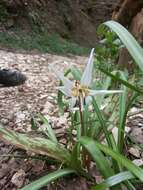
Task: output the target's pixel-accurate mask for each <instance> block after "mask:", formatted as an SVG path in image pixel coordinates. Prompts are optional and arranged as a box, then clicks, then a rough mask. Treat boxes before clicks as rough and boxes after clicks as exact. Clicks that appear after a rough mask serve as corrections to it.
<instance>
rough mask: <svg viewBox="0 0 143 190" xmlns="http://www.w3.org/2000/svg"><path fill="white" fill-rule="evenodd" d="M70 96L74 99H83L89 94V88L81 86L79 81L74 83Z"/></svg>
mask: <svg viewBox="0 0 143 190" xmlns="http://www.w3.org/2000/svg"><path fill="white" fill-rule="evenodd" d="M71 94H72V96H74V97H82V98H85V97H86V96H88V94H89V88H88V86H84V85H81V84H80V81H75V82H74V85H73V87H72V90H71Z"/></svg>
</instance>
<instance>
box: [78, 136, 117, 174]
mask: <svg viewBox="0 0 143 190" xmlns="http://www.w3.org/2000/svg"><path fill="white" fill-rule="evenodd" d="M79 142H80V143H81V144H82V145H83V146H84V147H85V148H86V149H87V150H88V152H89V153H90V154H91V155H92V157H93V159H94V161H95V162H96V165H97V167H98V168H99V170H100V171H101V173H102V175H103V176H104V177H105V178H107V177H110V176H112V175H114V172H113V170H112V168H111V165H110V163H109V162H108V161H107V159H106V158H105V157H104V155H103V154H102V152H101V151H100V150H99V148H98V147H97V146H96V143H95V142H94V141H93V140H91V139H90V138H86V137H85V138H83V137H81V139H80V140H79Z"/></svg>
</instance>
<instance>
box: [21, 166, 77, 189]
mask: <svg viewBox="0 0 143 190" xmlns="http://www.w3.org/2000/svg"><path fill="white" fill-rule="evenodd" d="M71 173H75V171H74V170H71V169H62V170H58V171H55V172H52V173H50V174H48V175H46V176H43V177H41V178H39V179H38V180H36V181H34V182H32V183H30V184H29V185H26V186H25V187H23V188H21V190H38V189H40V188H41V187H43V186H45V185H47V184H48V183H50V182H52V181H54V180H56V179H58V178H60V177H62V176H65V175H69V174H71Z"/></svg>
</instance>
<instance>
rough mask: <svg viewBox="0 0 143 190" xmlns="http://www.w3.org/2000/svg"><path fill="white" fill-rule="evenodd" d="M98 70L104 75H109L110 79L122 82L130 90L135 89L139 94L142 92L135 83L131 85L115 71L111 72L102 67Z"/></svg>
mask: <svg viewBox="0 0 143 190" xmlns="http://www.w3.org/2000/svg"><path fill="white" fill-rule="evenodd" d="M99 70H100V71H101V72H103V73H105V74H106V75H108V76H110V77H111V78H112V79H114V80H116V81H119V82H120V83H121V84H124V85H125V86H126V87H128V88H130V89H131V90H133V91H135V92H138V93H140V94H143V91H142V90H140V89H139V88H138V87H136V86H135V85H132V84H130V83H129V82H127V81H125V80H123V79H122V78H121V77H119V76H117V75H116V73H117V72H116V71H113V72H112V73H111V72H109V71H107V70H105V69H104V68H102V67H99Z"/></svg>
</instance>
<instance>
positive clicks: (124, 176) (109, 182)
mask: <svg viewBox="0 0 143 190" xmlns="http://www.w3.org/2000/svg"><path fill="white" fill-rule="evenodd" d="M133 178H135V176H134V175H133V174H131V173H130V172H128V171H126V172H121V173H119V174H116V175H114V176H111V177H109V178H108V179H106V180H104V181H103V182H102V183H100V184H98V185H96V186H95V187H93V188H92V189H91V190H106V189H107V188H110V187H112V186H114V185H117V184H119V183H121V182H123V181H126V180H129V179H133Z"/></svg>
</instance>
